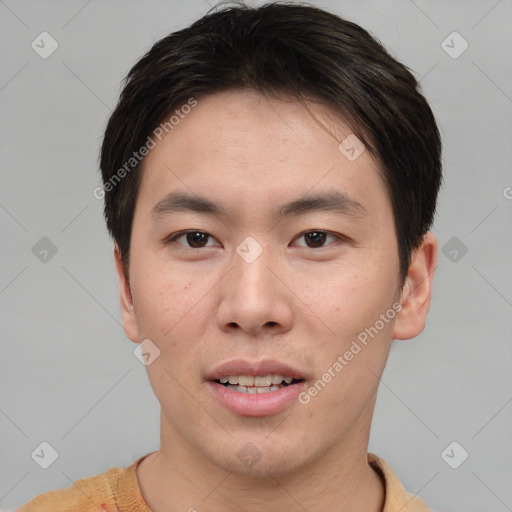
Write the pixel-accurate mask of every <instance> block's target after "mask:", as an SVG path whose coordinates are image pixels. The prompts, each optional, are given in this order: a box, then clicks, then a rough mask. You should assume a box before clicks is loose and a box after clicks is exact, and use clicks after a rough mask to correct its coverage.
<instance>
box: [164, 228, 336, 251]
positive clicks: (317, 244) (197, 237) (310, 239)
mask: <svg viewBox="0 0 512 512" xmlns="http://www.w3.org/2000/svg"><path fill="white" fill-rule="evenodd" d="M182 237H185V240H186V243H187V244H188V247H190V248H191V249H201V248H203V247H211V245H210V246H209V245H206V242H207V241H208V239H209V238H213V237H212V236H211V235H209V234H208V233H205V232H204V231H182V232H181V233H177V234H176V235H174V236H172V237H170V238H169V239H168V242H174V241H177V240H179V239H180V238H182ZM327 237H332V238H334V240H335V241H336V240H341V237H340V236H337V235H334V234H331V233H328V232H327V231H317V230H314V231H306V232H304V233H302V234H300V235H299V236H298V237H297V239H300V238H304V240H306V247H308V248H309V249H318V248H321V247H323V246H324V244H325V241H326V239H327ZM309 244H311V245H309ZM179 245H183V244H181V243H180V244H179ZM301 247H305V246H303V245H302V246H301Z"/></svg>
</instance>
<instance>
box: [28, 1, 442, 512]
mask: <svg viewBox="0 0 512 512" xmlns="http://www.w3.org/2000/svg"><path fill="white" fill-rule="evenodd" d="M418 89H419V88H418V84H417V82H416V80H415V79H414V77H413V76H412V75H411V74H410V72H409V71H408V70H407V69H406V68H405V67H404V66H403V65H402V64H400V63H398V62H397V61H396V60H394V59H393V58H392V57H391V56H390V55H389V54H388V53H387V52H386V51H385V49H384V48H383V47H382V46H381V45H380V44H379V43H378V42H377V41H376V40H375V39H373V38H372V37H371V36H370V35H369V34H368V33H367V32H366V31H365V30H363V29H362V28H361V27H359V26H357V25H355V24H353V23H351V22H348V21H345V20H342V19H340V18H339V17H337V16H335V15H333V14H330V13H328V12H325V11H323V10H320V9H318V8H315V7H310V6H303V5H298V4H289V5H288V4H279V3H273V4H267V5H264V6H261V7H259V8H248V7H246V6H243V5H239V6H234V7H233V6H232V7H225V8H222V9H220V10H216V11H214V12H213V13H210V14H208V15H207V16H205V17H203V18H202V19H200V20H198V21H197V22H196V23H194V24H193V25H192V26H190V27H188V28H186V29H183V30H181V31H179V32H176V33H173V34H171V35H169V36H168V37H166V38H164V39H162V40H161V41H159V42H157V43H156V44H155V45H154V46H153V48H152V49H151V50H150V51H149V52H148V53H147V54H146V55H145V56H144V57H143V58H142V59H141V60H140V61H139V62H138V63H137V64H136V65H135V66H134V67H133V68H132V70H131V71H130V73H129V75H128V77H127V79H126V83H125V87H124V89H123V91H122V93H121V97H120V101H119V103H118V105H117V107H116V109H115V111H114V112H113V114H112V116H111V118H110V120H109V122H108V126H107V129H106V132H105V137H104V140H103V146H102V150H101V170H102V177H103V190H102V191H101V193H102V194H103V193H104V194H105V217H106V221H107V226H108V229H109V231H110V233H111V235H112V236H113V239H114V242H115V246H114V247H115V249H114V257H115V263H116V268H117V272H118V275H119V281H120V295H121V310H122V315H123V320H124V328H125V332H126V335H127V337H128V338H129V339H130V340H132V341H133V342H135V343H140V344H141V350H142V353H143V355H144V358H145V363H146V365H147V372H148V376H149V379H150V382H151V385H152V388H153V390H154V392H155V394H156V396H157V398H158V400H159V402H160V404H161V446H160V449H159V450H158V451H156V452H154V453H150V454H147V455H145V456H144V457H141V458H140V459H138V460H137V461H135V462H134V463H133V464H132V465H131V466H130V467H129V468H125V469H121V468H112V469H110V470H109V471H107V472H106V473H103V474H101V475H97V476H94V477H90V478H87V479H82V480H78V481H77V482H75V484H74V485H73V486H71V487H70V488H68V489H65V490H60V491H54V492H50V493H46V494H43V495H41V496H39V497H37V498H35V499H34V500H32V501H31V502H30V503H29V504H27V505H25V506H24V507H22V508H21V509H19V510H20V511H21V512H25V511H39V512H43V511H52V512H54V511H57V510H58V511H64V510H70V511H71V510H72V511H78V510H79V511H93V510H95V511H96V510H105V511H109V512H112V511H123V512H125V511H130V512H136V511H137V512H142V511H144V512H148V511H152V512H168V511H187V510H188V511H194V510H197V511H199V512H202V511H212V512H213V511H218V510H228V511H235V510H237V511H239V510H243V511H248V512H256V511H263V510H264V511H267V510H286V511H293V512H294V511H302V510H308V511H311V512H316V511H320V510H322V511H338V510H343V511H344V512H355V511H359V512H360V511H362V510H364V511H366V512H380V511H384V512H398V511H399V510H400V511H402V512H413V511H415V512H417V511H428V510H429V508H428V507H427V506H426V504H425V503H424V502H423V501H422V500H421V499H420V498H419V497H417V496H413V495H411V494H408V493H407V492H406V491H405V489H404V488H403V486H402V485H401V483H400V482H399V481H398V479H397V477H396V476H395V474H394V473H393V471H392V470H391V468H390V467H389V466H388V465H387V464H386V463H385V462H384V461H383V460H382V459H380V458H379V457H378V456H376V455H374V454H371V453H368V452H367V450H368V439H369V433H370V427H371V419H372V414H373V410H374V406H375V400H376V396H377V389H378V384H379V378H380V376H381V374H382V372H383V370H384V367H385V364H386V360H387V357H388V354H389V349H390V345H391V341H392V339H410V338H413V337H415V336H417V335H418V334H419V333H420V332H421V331H422V330H423V328H424V325H425V320H426V316H427V312H428V309H429V305H430V298H431V285H432V279H433V274H434V270H435V267H436V262H437V241H436V239H435V237H434V236H433V235H432V233H431V232H430V231H429V228H430V226H431V224H432V221H433V217H434V213H435V206H436V200H437V193H438V189H439V186H440V182H441V142H440V137H439V132H438V129H437V126H436V122H435V119H434V116H433V114H432V111H431V109H430V107H429V106H428V104H427V102H426V100H425V98H424V97H423V96H422V95H421V93H420V92H419V90H418Z"/></svg>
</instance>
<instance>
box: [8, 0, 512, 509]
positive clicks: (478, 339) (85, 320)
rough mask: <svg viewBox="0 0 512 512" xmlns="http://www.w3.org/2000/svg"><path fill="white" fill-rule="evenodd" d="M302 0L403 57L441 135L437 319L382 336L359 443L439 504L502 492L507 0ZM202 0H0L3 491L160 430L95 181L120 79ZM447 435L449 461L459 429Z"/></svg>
mask: <svg viewBox="0 0 512 512" xmlns="http://www.w3.org/2000/svg"><path fill="white" fill-rule="evenodd" d="M210 1H211V2H212V4H211V5H213V2H214V0H210ZM258 3H259V2H258ZM313 3H315V4H317V5H319V6H321V7H325V8H327V9H329V10H332V11H333V12H336V13H338V14H340V15H342V16H345V17H347V18H349V19H351V20H353V21H355V22H357V23H360V24H361V25H362V26H363V27H365V28H367V29H368V30H370V31H371V32H372V33H373V34H374V35H375V36H377V37H378V38H379V39H380V40H381V41H382V43H383V44H384V45H385V46H386V47H387V48H388V49H389V50H390V51H391V53H392V54H393V55H394V56H395V57H397V58H398V59H400V60H402V61H403V62H404V63H405V64H406V65H407V66H409V67H410V68H411V69H412V70H413V72H414V73H415V75H416V76H417V77H418V78H419V79H421V84H422V87H423V91H424V94H425V95H426V97H427V99H428V100H429V101H430V102H431V105H432V107H433V109H434V112H435V114H436V116H437V119H438V122H439V126H440V130H441V132H442V136H443V138H444V172H445V182H444V187H443V189H442V191H441V195H440V202H439V208H438V215H437V220H436V223H435V233H436V235H437V236H438V238H439V242H440V248H444V252H443V251H440V254H439V265H438V268H437V273H436V277H435V280H434V297H433V303H432V307H431V310H430V313H429V320H428V326H427V328H426V329H425V331H424V332H423V333H422V334H421V335H420V336H419V337H418V338H416V339H415V340H411V341H397V342H394V344H393V347H392V351H391V356H390V360H389V363H388V366H387V368H386V371H385V373H384V376H383V379H382V383H381V386H380V391H379V399H378V404H377V407H376V411H375V417H374V424H373V430H372V435H371V439H370V450H371V451H373V452H375V453H377V454H378V455H380V456H381V457H383V458H384V459H385V460H386V461H387V462H388V464H390V466H391V467H392V468H393V470H394V471H395V472H396V474H397V475H398V477H399V478H400V479H401V481H402V482H403V483H404V485H405V486H406V488H407V489H408V490H409V491H410V492H413V493H419V495H421V496H422V497H423V499H425V500H426V502H427V503H429V504H430V505H431V506H432V507H433V508H434V509H436V510H437V511H439V512H448V511H457V512H458V511H465V512H473V511H483V510H485V511H486V512H502V511H506V510H512V486H511V485H510V483H511V481H512V434H511V432H512V428H511V427H512V371H511V367H512V365H511V363H512V343H511V340H512V336H511V335H512V322H511V317H512V315H511V313H512V291H511V286H510V284H511V283H512V280H511V273H512V270H511V265H510V261H511V249H512V241H511V240H512V237H511V226H512V222H511V220H512V200H511V198H512V188H510V187H512V173H511V168H512V167H511V163H512V150H511V140H512V70H511V62H512V31H511V26H512V2H511V1H510V0H501V1H496V0H485V1H484V0H481V1H448V2H446V1H445V2H443V1H440V0H439V1H422V0H415V1H414V2H413V1H411V0H385V1H379V2H377V1H363V2H354V1H327V0H326V1H316V2H313ZM209 8H210V4H208V3H207V2H206V1H205V0H188V1H187V2H184V3H183V2H178V1H175V2H170V1H156V0H153V1H148V2H135V1H123V2H121V1H112V0H108V1H102V2H100V1H99V0H92V1H91V0H89V1H84V0H73V1H66V2H64V1H40V2H36V1H27V0H24V1H14V0H5V1H4V0H0V20H1V21H0V23H1V27H0V52H1V77H0V109H1V113H2V124H1V132H0V141H1V142H0V143H1V155H2V157H1V169H0V173H1V174H0V175H1V187H0V225H1V233H2V245H1V253H0V263H1V269H0V308H1V333H2V357H1V363H0V364H1V367H0V379H1V381H0V432H1V436H0V509H2V510H7V509H12V508H15V507H17V506H20V505H21V504H22V503H25V502H26V501H28V500H29V499H30V498H32V497H33V496H35V495H37V494H39V493H42V492H45V491H48V490H53V489H57V488H63V487H68V486H70V485H71V484H72V482H73V481H74V480H76V479H79V478H85V477H87V476H91V475H94V474H98V473H102V472H104V471H106V470H107V469H108V468H110V467H114V466H119V467H125V466H127V465H129V464H131V463H132V462H133V461H134V460H135V459H136V458H137V457H139V456H142V455H143V454H145V453H148V452H150V451H153V450H156V449H157V448H158V445H159V405H158V402H157V400H156V398H155V397H154V395H153V393H152V390H151V388H150V385H149V383H148V380H147V377H146V372H145V367H144V366H143V365H142V364H141V363H140V362H139V361H138V360H137V359H136V358H135V357H134V355H133V350H134V348H135V347H136V345H135V344H133V343H132V342H130V341H129V340H128V339H126V337H125V336H124V333H123V330H122V327H121V316H120V310H119V303H118V288H117V278H116V275H115V272H114V265H113V258H112V242H111V241H110V240H109V238H108V236H107V233H106V229H105V227H104V223H103V219H102V202H101V201H99V200H97V199H95V198H94V196H93V193H92V192H93V190H94V188H95V187H97V186H98V185H99V183H100V181H99V172H98V161H97V156H98V150H99V144H100V141H101V137H102V131H103V129H104V127H105V123H106V121H107V119H108V116H109V114H110V112H111V110H112V108H113V107H114V106H115V103H116V102H117V98H118V94H119V90H120V89H119V87H120V82H121V79H122V78H123V77H124V76H125V74H126V73H127V71H128V69H129V67H130V66H131V65H132V64H133V63H134V62H135V61H136V60H137V59H138V58H139V57H140V56H142V54H143V53H145V52H146V51H147V50H148V49H149V48H150V46H151V45H152V43H154V42H155V41H156V40H157V39H159V38H161V37H163V36H165V35H167V34H168V33H169V32H170V31H173V30H176V29H178V28H182V27H183V26H185V25H187V24H189V23H191V22H192V21H194V20H195V19H196V18H198V17H199V16H201V15H203V14H204V13H206V11H207V10H208V9H209ZM43 31H47V32H49V33H50V34H51V36H52V37H53V38H54V39H55V40H56V41H57V42H58V45H59V46H58V49H57V50H56V51H55V52H54V53H53V54H52V55H51V56H49V57H48V58H47V59H43V58H41V57H40V56H39V55H38V54H37V53H36V52H35V51H34V50H33V49H32V48H31V43H32V41H33V40H36V42H37V41H38V40H40V39H37V38H38V36H39V34H41V32H43ZM453 31H457V32H458V33H459V34H460V35H461V36H462V37H463V38H464V40H465V41H467V43H468V44H469V47H468V48H467V50H466V51H465V52H464V53H462V54H461V55H460V56H458V58H453V57H452V56H450V55H449V54H448V53H447V52H446V51H445V49H446V45H448V47H449V46H451V47H452V48H451V49H449V48H448V49H449V51H451V52H452V53H454V52H459V51H460V50H461V49H462V44H463V42H462V40H461V39H457V36H456V39H453V37H452V38H451V39H450V38H449V39H448V40H447V42H446V43H444V46H443V43H442V42H443V41H444V40H445V39H446V38H447V36H448V35H449V34H451V33H452V32H453ZM452 41H453V42H452ZM46 48H48V45H46ZM507 187H508V188H507ZM43 237H47V238H48V239H49V240H51V242H52V243H53V244H54V245H55V247H56V248H57V253H56V254H55V255H52V253H51V252H49V253H48V255H47V256H46V261H41V258H43V259H44V257H43V253H40V252H38V250H39V251H40V250H41V246H40V245H38V246H36V249H34V250H33V247H34V246H35V245H36V244H37V243H38V241H39V240H40V239H41V238H43ZM453 237H456V239H453ZM39 243H40V244H43V246H44V244H45V243H46V244H48V242H47V241H46V242H44V241H43V242H39ZM447 244H448V245H447ZM464 247H466V248H467V253H465V254H464ZM38 248H39V249H38ZM454 251H456V252H454ZM34 252H35V253H36V254H34ZM43 441H47V442H48V443H50V444H51V445H52V446H53V447H54V448H55V449H56V450H57V452H58V458H57V460H56V461H55V462H54V463H53V464H52V465H51V466H50V467H49V468H48V469H46V470H45V469H42V468H41V467H39V465H37V464H36V463H35V462H34V460H33V459H32V458H31V453H32V452H33V451H34V450H35V449H36V448H37V447H38V446H39V445H40V443H41V442H43ZM452 441H457V442H458V443H459V444H460V446H462V447H463V448H464V449H465V450H466V451H467V452H468V453H469V458H468V459H467V460H466V461H465V462H464V463H463V464H462V465H460V466H459V467H458V469H452V468H451V467H450V466H449V465H448V464H447V463H446V462H445V460H443V458H442V456H441V453H442V452H443V451H444V449H445V448H446V447H447V446H448V445H449V444H450V443H451V442H452ZM448 453H449V454H450V456H451V457H450V459H451V461H452V464H453V463H454V462H455V463H456V462H457V461H459V462H460V460H461V459H460V454H461V449H460V448H456V449H455V450H454V451H453V452H451V451H448ZM445 458H446V457H445Z"/></svg>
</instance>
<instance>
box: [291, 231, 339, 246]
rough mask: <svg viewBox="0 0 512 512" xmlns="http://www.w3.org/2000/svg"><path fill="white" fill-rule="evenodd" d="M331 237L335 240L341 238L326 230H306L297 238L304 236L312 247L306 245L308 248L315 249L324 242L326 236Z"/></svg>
mask: <svg viewBox="0 0 512 512" xmlns="http://www.w3.org/2000/svg"><path fill="white" fill-rule="evenodd" d="M329 236H330V237H333V238H334V239H335V240H341V237H339V236H336V235H333V234H331V233H328V232H327V231H316V230H315V231H306V232H305V233H302V234H301V235H299V236H298V237H297V238H304V240H306V244H308V243H311V244H313V247H311V246H309V245H307V247H308V248H310V249H317V248H318V247H322V246H323V244H324V243H325V240H326V238H327V237H329Z"/></svg>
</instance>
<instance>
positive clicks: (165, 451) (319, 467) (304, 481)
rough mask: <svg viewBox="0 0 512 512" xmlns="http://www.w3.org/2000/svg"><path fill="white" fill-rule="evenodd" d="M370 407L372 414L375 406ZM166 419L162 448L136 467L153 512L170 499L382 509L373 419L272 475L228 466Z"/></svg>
mask: <svg viewBox="0 0 512 512" xmlns="http://www.w3.org/2000/svg"><path fill="white" fill-rule="evenodd" d="M367 412H368V413H369V416H370V418H371V413H372V412H373V407H371V410H369V411H367ZM361 419H362V420H363V419H364V418H361ZM161 423H162V425H161V447H160V450H159V451H157V452H155V453H153V454H151V455H149V456H148V457H146V458H145V459H144V460H143V461H142V462H141V463H140V464H139V466H138V467H137V472H136V473H137V479H138V482H139V486H140V489H141V492H142V495H143V496H144V499H145V501H146V502H147V504H148V506H149V507H150V509H151V510H152V512H168V511H169V504H173V507H174V508H173V509H172V510H183V511H190V512H194V511H195V510H197V511H199V510H200V511H201V512H210V511H217V510H225V511H226V512H235V511H236V512H238V511H239V510H244V511H246V512H268V510H286V511H289V512H304V510H308V512H320V511H322V512H330V511H332V512H335V511H336V512H338V511H340V510H343V512H360V511H361V510H365V511H367V512H381V511H382V508H383V505H384V498H385V490H384V485H383V483H382V481H381V479H380V477H379V476H378V475H377V474H376V473H375V471H374V470H373V469H372V468H371V467H370V466H369V465H368V462H367V449H368V437H369V425H370V422H369V421H367V422H363V424H365V425H367V428H366V429H365V428H361V425H359V424H358V425H355V426H354V427H355V428H354V429H353V432H351V434H353V435H349V436H347V438H346V439H345V440H343V442H340V443H339V444H338V445H336V446H333V447H331V448H330V449H329V450H327V451H326V453H325V454H323V455H322V456H321V457H318V458H316V459H315V460H314V461H312V462H310V463H309V464H307V465H305V466H302V467H301V468H300V469H299V470H297V471H293V472H291V473H284V474H282V475H280V476H266V477H254V476H249V475H243V474H237V473H233V472H229V471H225V470H223V469H222V468H220V467H218V466H216V465H215V464H214V463H213V462H212V461H211V460H209V459H207V458H206V457H204V455H202V454H201V453H199V452H197V451H196V450H195V449H194V448H193V447H191V446H190V445H189V444H188V442H187V440H185V439H183V438H182V437H181V436H179V435H178V433H177V432H176V431H175V430H174V429H173V427H172V426H171V425H170V424H169V423H168V422H167V421H166V419H165V415H164V414H162V421H161ZM362 434H363V435H362ZM363 436H364V437H363ZM354 437H355V438H354Z"/></svg>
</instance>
